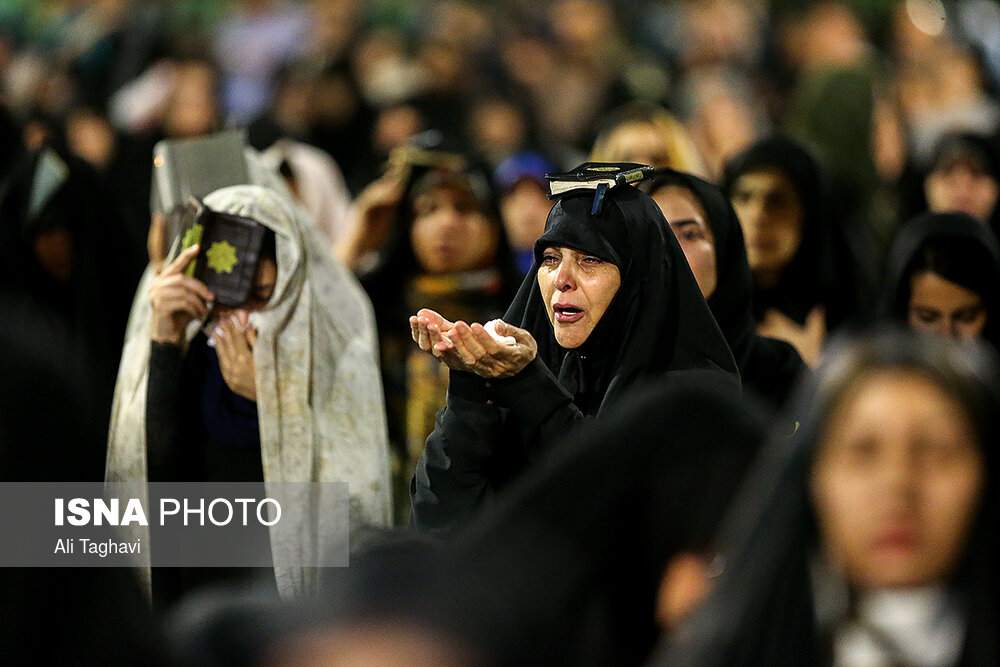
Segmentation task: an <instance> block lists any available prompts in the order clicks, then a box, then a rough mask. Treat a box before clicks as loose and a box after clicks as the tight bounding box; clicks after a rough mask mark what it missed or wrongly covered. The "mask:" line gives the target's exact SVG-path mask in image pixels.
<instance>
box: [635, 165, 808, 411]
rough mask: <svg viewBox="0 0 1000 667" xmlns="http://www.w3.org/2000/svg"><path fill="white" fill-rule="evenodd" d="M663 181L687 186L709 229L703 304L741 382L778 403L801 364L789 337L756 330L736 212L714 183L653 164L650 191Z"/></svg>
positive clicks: (744, 248) (788, 389) (741, 236)
mask: <svg viewBox="0 0 1000 667" xmlns="http://www.w3.org/2000/svg"><path fill="white" fill-rule="evenodd" d="M668 186H677V187H680V188H683V189H685V190H687V191H688V192H690V193H691V194H692V195H693V196H694V197H695V198H696V199H697V200H698V202H699V203H700V204H701V208H702V209H703V210H704V212H705V218H706V222H707V223H708V225H709V227H710V228H711V230H712V237H713V241H714V245H715V272H716V285H715V291H714V292H712V295H711V296H709V298H708V307H709V308H710V309H711V310H712V315H714V316H715V321H716V322H717V323H718V324H719V328H720V329H721V330H722V335H724V336H725V337H726V342H728V343H729V347H730V349H731V350H732V351H733V356H734V357H735V358H736V363H737V365H738V366H739V369H740V379H741V380H742V381H743V386H744V388H745V389H750V390H752V391H754V392H756V393H757V394H758V395H759V396H760V397H762V398H765V399H767V400H768V402H769V403H770V404H772V405H773V406H774V407H780V406H781V405H782V404H783V403H784V401H785V399H786V398H787V396H788V393H789V391H790V390H791V388H792V385H793V383H794V382H795V378H796V376H797V375H798V374H799V373H800V372H801V371H802V370H803V369H804V368H805V364H804V363H803V362H802V358H801V357H800V356H799V353H798V352H796V351H795V348H794V347H792V346H791V345H789V344H788V343H786V342H784V341H779V340H775V339H773V338H766V337H764V336H758V335H757V325H756V322H754V317H753V306H752V297H753V277H752V276H751V275H750V266H749V264H747V250H746V245H744V243H743V228H742V227H740V222H739V220H738V219H737V218H736V212H735V211H734V210H733V207H732V205H731V204H730V203H729V201H728V200H727V199H726V196H725V195H724V194H723V192H722V190H720V189H719V188H718V187H717V186H715V185H712V184H711V183H708V182H707V181H704V180H702V179H700V178H698V177H697V176H693V175H691V174H685V173H682V172H678V171H674V170H672V169H663V170H658V171H657V175H656V176H655V177H654V179H653V180H652V181H651V183H650V185H649V188H648V189H647V191H648V192H650V193H651V194H653V193H655V192H656V191H657V190H659V189H660V188H663V187H668Z"/></svg>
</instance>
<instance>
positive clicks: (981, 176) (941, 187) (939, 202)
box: [924, 161, 1000, 221]
mask: <svg viewBox="0 0 1000 667" xmlns="http://www.w3.org/2000/svg"><path fill="white" fill-rule="evenodd" d="M924 196H925V197H926V198H927V208H928V210H930V211H931V212H932V213H953V212H955V211H958V212H961V213H968V214H969V215H971V216H972V217H974V218H978V219H979V220H982V221H987V220H989V219H990V217H991V216H992V215H993V209H994V208H996V205H997V199H998V197H1000V186H998V184H997V182H996V180H995V179H994V178H993V176H992V175H990V174H989V172H986V171H984V170H982V169H980V168H979V167H978V166H976V165H974V164H970V163H967V162H961V161H958V162H953V163H951V164H947V165H943V166H942V167H939V168H936V169H935V170H934V171H932V172H931V173H930V174H928V175H927V178H926V179H924Z"/></svg>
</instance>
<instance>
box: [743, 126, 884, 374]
mask: <svg viewBox="0 0 1000 667" xmlns="http://www.w3.org/2000/svg"><path fill="white" fill-rule="evenodd" d="M724 183H725V190H726V192H727V193H728V195H729V198H730V201H731V202H732V204H733V208H734V209H735V210H736V215H737V217H738V218H739V221H740V224H741V226H742V228H743V236H744V238H745V239H746V248H747V259H748V260H749V262H750V271H751V273H752V274H753V280H754V290H753V296H752V299H751V302H752V303H753V308H754V317H755V318H756V320H757V323H758V333H760V334H762V335H765V336H771V337H773V338H778V339H781V340H786V341H788V342H790V343H792V345H794V346H795V348H796V349H797V350H798V352H799V354H800V355H802V358H803V359H804V360H805V362H806V363H807V364H809V365H810V366H813V365H815V364H816V363H817V361H818V358H819V357H818V355H819V351H820V349H821V347H822V345H823V341H824V339H825V338H826V332H827V331H832V330H834V329H836V328H837V327H839V326H841V325H843V324H845V323H847V322H848V321H850V320H851V318H854V317H857V316H858V313H859V312H863V311H862V310H861V308H863V306H864V305H865V304H864V302H863V301H860V299H862V298H863V297H862V296H861V294H863V292H860V290H859V283H860V279H859V275H858V274H860V273H861V268H860V266H859V264H858V263H857V262H854V261H851V260H852V258H851V257H850V256H849V255H848V253H847V251H846V248H845V245H846V243H845V242H844V241H843V237H839V235H838V234H837V231H838V230H836V229H835V228H833V225H834V221H833V220H831V218H830V215H829V213H830V210H829V207H828V206H827V204H826V202H827V199H826V190H825V188H824V181H823V179H822V175H821V173H820V169H819V165H818V164H817V163H816V161H815V160H814V159H813V157H812V156H811V155H810V154H809V153H808V152H806V151H805V150H804V149H803V148H802V147H801V146H799V145H798V144H796V143H795V142H793V141H791V140H789V139H786V138H784V137H781V136H774V137H770V138H767V139H764V140H762V141H759V142H757V143H755V144H754V145H753V146H750V147H749V148H748V149H747V150H745V151H744V152H742V153H740V154H739V155H737V156H736V157H735V158H733V160H732V161H730V162H729V164H727V165H726V170H725V177H724ZM838 241H839V242H838ZM866 296H867V298H869V299H870V298H871V296H870V295H866ZM859 301H860V303H859Z"/></svg>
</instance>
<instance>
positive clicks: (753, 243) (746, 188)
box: [731, 168, 804, 284]
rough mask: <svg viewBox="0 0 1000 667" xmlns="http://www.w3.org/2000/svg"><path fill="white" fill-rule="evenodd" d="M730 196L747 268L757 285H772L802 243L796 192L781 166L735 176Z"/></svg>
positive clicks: (800, 209) (801, 212) (799, 204)
mask: <svg viewBox="0 0 1000 667" xmlns="http://www.w3.org/2000/svg"><path fill="white" fill-rule="evenodd" d="M731 199H732V203H733V208H734V209H735V210H736V217H738V218H739V220H740V226H741V227H743V237H744V238H745V239H746V245H747V261H749V262H750V270H751V271H752V272H753V274H754V278H755V280H756V281H757V282H758V284H760V283H761V282H764V283H766V284H773V283H774V282H776V281H777V279H778V278H779V277H780V274H781V271H782V270H783V269H784V268H785V267H786V266H787V265H788V263H789V262H791V261H792V258H793V257H795V253H796V252H797V251H798V249H799V245H800V244H801V243H802V217H803V215H804V209H803V205H802V201H801V199H800V198H799V195H798V192H797V191H796V190H795V186H794V185H793V184H792V181H791V179H790V178H788V176H787V175H786V174H785V172H784V171H782V170H781V169H773V168H767V169H757V170H753V171H748V172H747V173H745V174H743V175H742V176H740V177H739V178H737V179H736V182H735V183H734V184H733V190H732V193H731Z"/></svg>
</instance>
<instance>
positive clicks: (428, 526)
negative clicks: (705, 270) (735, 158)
mask: <svg viewBox="0 0 1000 667" xmlns="http://www.w3.org/2000/svg"><path fill="white" fill-rule="evenodd" d="M594 201H595V196H594V193H593V191H588V192H584V193H570V194H567V195H566V196H564V197H563V198H562V199H560V200H559V201H558V202H557V203H556V204H555V206H553V208H552V211H551V212H550V213H549V217H548V220H547V222H546V226H545V233H544V234H543V235H542V236H541V238H539V239H538V241H537V242H536V244H535V263H534V266H533V268H532V270H531V272H530V273H529V274H528V276H527V277H526V278H525V280H524V282H523V283H522V285H521V288H520V290H519V291H518V293H517V296H516V297H515V299H514V303H513V304H512V305H511V307H510V309H509V310H508V311H507V313H506V315H505V316H504V321H503V322H502V323H496V324H495V328H494V325H493V323H490V324H488V325H487V326H488V327H490V329H492V330H493V332H494V334H491V333H490V332H489V331H488V330H487V328H485V327H483V326H482V325H481V324H478V323H476V324H473V325H472V326H469V325H468V324H466V323H464V322H461V321H459V322H455V323H452V322H450V321H448V320H447V319H445V317H444V316H442V314H438V313H436V312H434V311H430V310H427V309H423V310H420V311H419V312H418V313H417V315H416V316H414V317H411V319H410V324H411V327H412V330H413V331H412V333H413V337H414V339H415V340H417V342H418V343H419V345H420V347H421V348H422V349H424V350H426V351H428V352H431V353H432V354H434V356H436V357H438V358H440V359H441V361H442V362H444V363H445V364H447V365H448V366H449V368H450V369H451V378H450V385H449V389H448V403H447V407H446V408H445V410H444V411H443V412H442V413H440V415H439V417H438V425H437V428H436V429H435V430H434V432H433V433H432V434H431V436H430V437H429V438H428V440H427V446H426V449H425V451H424V454H423V456H422V457H421V459H420V461H419V463H418V465H417V471H416V474H415V476H414V479H413V481H412V483H411V499H412V502H413V517H414V523H415V524H416V526H417V527H418V528H420V529H423V530H433V531H438V532H445V531H448V530H450V529H452V528H454V527H456V525H457V524H459V523H462V522H463V521H464V520H466V519H468V518H469V517H471V515H472V514H473V513H474V512H475V511H476V510H477V509H479V508H480V507H481V506H482V505H483V504H484V503H485V502H487V501H488V500H489V499H490V498H491V497H492V496H493V495H494V494H495V493H496V492H497V491H498V490H500V489H502V488H503V487H504V486H505V485H506V484H507V483H508V482H509V481H510V480H511V479H512V478H513V477H515V476H516V475H517V474H518V473H519V472H521V471H522V470H524V469H525V468H527V467H528V466H529V465H530V464H531V463H532V462H533V461H536V460H538V459H539V458H541V457H542V456H543V455H544V454H545V453H546V450H548V449H550V448H551V447H552V446H553V445H554V444H555V443H556V441H557V440H559V439H560V438H561V437H563V436H565V434H566V433H567V432H568V431H569V430H570V429H571V427H572V426H573V425H574V424H575V423H576V422H577V421H579V420H581V419H583V418H585V417H598V418H600V417H601V416H603V415H604V414H605V413H606V412H607V410H608V409H609V408H610V407H611V406H612V405H613V404H615V402H616V401H617V399H618V398H619V397H620V396H621V395H622V392H623V391H625V390H627V389H628V388H629V387H630V386H632V385H633V384H634V383H635V382H636V381H637V380H639V379H641V378H643V377H648V376H657V375H661V374H663V373H667V372H670V373H671V374H672V375H673V376H674V377H679V376H680V374H682V373H683V374H691V373H692V372H698V373H703V372H714V373H717V375H718V376H719V377H720V378H722V381H723V383H726V382H727V381H728V382H729V383H731V385H732V387H733V390H734V391H738V388H739V375H738V371H737V369H736V364H735V362H734V361H733V356H732V353H731V352H730V350H729V347H728V346H727V345H726V341H725V338H723V336H722V333H721V332H720V331H719V328H718V325H716V323H715V320H714V319H713V318H712V314H711V312H710V311H709V309H708V306H707V305H706V304H705V301H704V299H703V298H702V296H701V293H700V291H699V289H698V285H697V283H696V282H695V279H694V277H693V276H692V274H691V270H690V269H689V268H688V265H687V261H686V260H685V258H684V254H683V252H681V249H680V247H679V246H678V244H677V241H676V239H675V238H674V237H673V234H671V233H670V232H669V231H668V229H667V223H666V221H665V220H664V219H663V215H662V213H660V210H659V208H657V206H656V204H655V203H654V202H653V201H652V200H651V199H650V198H649V197H648V196H647V195H645V194H644V193H642V192H639V191H638V190H636V189H635V188H633V187H625V186H620V187H617V188H612V189H611V190H609V191H608V192H607V194H606V196H605V198H604V202H603V208H601V210H600V212H599V213H597V214H593V213H592V211H593V210H594V208H595V207H594ZM443 315H445V316H446V315H447V313H445V314H443Z"/></svg>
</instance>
